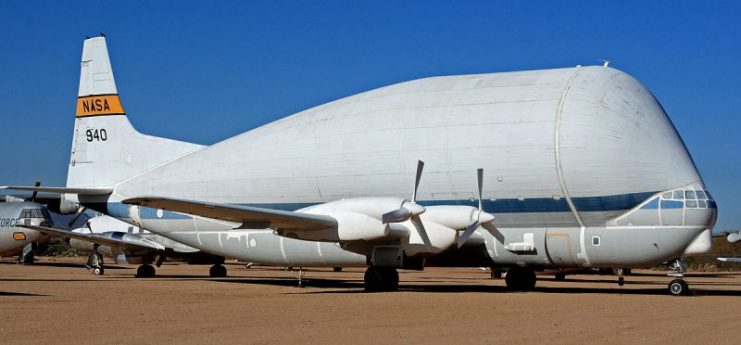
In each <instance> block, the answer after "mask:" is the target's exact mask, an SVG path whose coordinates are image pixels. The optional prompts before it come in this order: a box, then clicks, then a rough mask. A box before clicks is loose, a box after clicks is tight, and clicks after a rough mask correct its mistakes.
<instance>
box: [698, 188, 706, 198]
mask: <svg viewBox="0 0 741 345" xmlns="http://www.w3.org/2000/svg"><path fill="white" fill-rule="evenodd" d="M697 198H698V199H702V200H706V199H707V198H708V195H707V194H705V192H704V191H701V190H698V191H697Z"/></svg>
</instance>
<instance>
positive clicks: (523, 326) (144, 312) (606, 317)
mask: <svg viewBox="0 0 741 345" xmlns="http://www.w3.org/2000/svg"><path fill="white" fill-rule="evenodd" d="M228 269H229V275H230V277H229V278H219V279H216V278H208V276H207V272H208V266H189V265H185V264H165V265H163V266H162V267H161V268H159V269H158V272H157V273H158V277H157V278H152V279H136V278H134V273H135V270H136V266H134V265H131V266H129V265H115V266H110V267H108V268H107V270H106V274H105V276H94V275H92V274H90V273H88V272H87V271H86V270H85V269H84V268H83V264H82V259H80V258H73V259H44V258H42V260H41V262H40V263H38V264H35V265H33V266H21V265H17V264H15V263H12V262H10V261H4V262H3V263H1V264H0V343H2V344H155V343H165V344H169V343H179V344H246V343H250V344H272V343H341V344H379V343H383V344H410V343H414V344H418V343H425V344H427V343H434V344H437V343H444V344H454V343H457V344H467V343H496V344H536V343H537V344H541V343H547V344H586V343H592V344H713V345H717V344H738V343H741V339H739V326H738V319H739V316H740V315H739V313H741V273H713V274H691V275H690V276H689V277H688V278H687V280H688V282H689V283H690V286H691V288H693V290H694V292H695V296H692V297H672V296H668V295H667V292H666V285H667V284H668V282H669V280H670V279H669V278H667V277H666V276H664V275H663V273H662V272H652V271H639V272H635V273H634V275H632V276H629V277H627V279H626V285H625V286H623V287H622V288H621V287H619V286H618V285H617V279H616V277H614V276H600V275H573V276H568V278H567V280H566V281H564V282H557V281H555V280H554V279H553V276H540V277H539V280H538V287H537V290H536V291H534V292H527V293H513V292H507V291H506V290H505V289H504V281H503V280H501V279H490V278H489V273H488V272H485V271H480V270H477V269H470V268H468V269H442V268H428V269H426V270H425V271H424V272H414V271H401V273H400V279H401V282H400V286H401V291H399V292H390V293H364V292H362V279H363V269H357V268H355V269H346V270H344V271H343V272H339V273H337V272H332V270H331V269H314V270H309V271H308V272H307V274H306V279H307V280H306V283H307V285H308V286H307V287H305V288H298V287H296V281H295V277H296V272H288V271H283V270H280V269H278V268H268V267H253V268H250V269H247V268H245V267H244V266H243V265H238V264H229V265H228Z"/></svg>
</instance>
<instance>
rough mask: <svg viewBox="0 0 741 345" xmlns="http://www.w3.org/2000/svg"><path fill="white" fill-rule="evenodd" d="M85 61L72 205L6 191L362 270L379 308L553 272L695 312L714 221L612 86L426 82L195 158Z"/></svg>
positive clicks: (619, 80)
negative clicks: (656, 273) (417, 285)
mask: <svg viewBox="0 0 741 345" xmlns="http://www.w3.org/2000/svg"><path fill="white" fill-rule="evenodd" d="M82 55H83V57H82V68H81V76H80V88H79V94H78V96H79V98H78V102H77V117H76V121H75V132H74V137H73V143H72V154H71V159H70V163H69V170H68V180H67V187H58V188H53V187H52V188H50V187H39V188H34V187H20V186H14V187H12V188H15V189H21V190H40V191H46V192H57V193H64V195H63V198H64V199H65V200H66V201H68V202H71V203H76V204H80V205H83V206H86V207H90V208H92V209H95V210H98V211H100V212H104V213H106V214H109V215H111V216H113V217H116V218H118V219H121V220H124V221H126V222H128V223H131V224H135V225H138V226H143V227H145V228H147V229H149V230H151V231H153V232H155V233H159V234H161V235H163V236H167V237H169V238H171V239H174V240H176V241H178V242H181V243H184V244H187V245H190V246H193V247H196V248H200V249H202V250H204V251H207V252H210V253H213V254H217V255H222V256H227V257H235V258H238V259H242V260H246V261H252V262H260V263H265V264H276V265H283V266H314V265H324V266H352V265H363V266H365V265H367V266H368V269H367V271H366V274H365V287H366V289H367V290H395V289H396V288H397V287H398V274H397V269H398V268H414V269H421V268H422V267H424V265H425V262H426V260H427V263H428V264H430V263H433V262H434V263H435V264H443V265H460V266H490V267H499V268H508V274H507V277H506V282H507V286H508V287H510V288H512V289H516V290H529V289H532V288H533V287H534V286H535V282H536V277H535V271H536V270H540V269H546V268H555V269H559V268H583V267H618V268H631V267H648V266H653V265H657V264H661V263H667V262H670V263H674V265H675V267H676V269H677V274H676V275H677V276H678V277H677V279H675V280H673V281H672V282H671V283H670V284H669V290H670V292H671V293H672V294H675V295H681V294H685V293H687V291H688V286H687V284H686V283H685V281H684V280H683V279H682V273H683V272H684V266H683V265H682V264H681V261H679V258H680V257H681V256H682V255H687V254H693V253H700V252H705V251H707V250H709V248H710V230H711V229H712V227H713V225H714V224H715V220H716V213H717V207H716V203H715V201H714V200H713V198H712V197H711V196H710V194H709V193H707V191H706V188H705V186H704V184H703V181H702V179H701V177H700V175H699V173H698V171H697V169H696V167H695V164H694V162H693V161H692V158H691V157H690V155H689V153H688V152H687V149H686V148H685V145H684V143H683V142H682V139H681V138H680V136H679V134H678V133H677V131H676V130H675V128H674V126H673V125H672V123H671V121H670V120H669V118H668V117H667V115H666V113H665V112H664V110H663V109H662V107H661V105H659V103H658V101H657V100H656V99H655V98H654V96H653V95H652V94H651V92H649V91H648V90H647V89H646V88H645V87H644V86H643V85H641V84H640V83H639V82H638V81H636V80H635V79H633V78H632V77H630V76H629V75H627V74H625V73H623V72H621V71H618V70H616V69H613V68H609V67H602V66H600V67H576V68H564V69H552V70H539V71H524V72H509V73H492V74H479V75H458V76H446V77H434V78H425V79H419V80H413V81H408V82H403V83H399V84H394V85H390V86H387V87H383V88H380V89H376V90H371V91H368V92H364V93H361V94H358V95H354V96H350V97H347V98H343V99H340V100H337V101H334V102H330V103H327V104H324V105H321V106H318V107H315V108H312V109H308V110H306V111H303V112H300V113H297V114H294V115H292V116H289V117H286V118H283V119H280V120H278V121H275V122H272V123H269V124H267V125H264V126H262V127H259V128H256V129H253V130H250V131H248V132H246V133H243V134H241V135H238V136H236V137H233V138H230V139H227V140H224V141H222V142H220V143H217V144H214V145H212V146H209V147H201V146H197V145H193V144H189V143H184V142H179V141H173V140H169V139H164V138H158V137H153V136H147V135H142V134H140V133H138V132H136V131H135V130H134V129H133V127H132V126H131V124H130V123H129V121H128V119H127V117H126V113H125V111H124V108H123V106H122V104H121V101H120V99H119V96H118V92H117V89H116V85H115V82H114V78H113V72H112V69H111V65H110V61H109V57H108V50H107V47H106V41H105V38H104V37H96V38H91V39H88V40H86V41H85V43H84V47H83V54H82ZM421 161H423V162H424V167H425V169H424V171H423V169H422V167H423V164H422V163H421ZM479 169H482V170H479ZM477 172H478V173H477ZM410 187H411V188H410ZM407 198H408V199H407ZM458 247H460V248H458Z"/></svg>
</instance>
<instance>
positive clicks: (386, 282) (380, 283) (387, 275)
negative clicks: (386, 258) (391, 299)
mask: <svg viewBox="0 0 741 345" xmlns="http://www.w3.org/2000/svg"><path fill="white" fill-rule="evenodd" d="M363 281H364V283H365V291H368V292H379V291H396V290H398V289H399V272H397V271H396V268H394V267H376V266H368V269H367V270H366V271H365V276H364V277H363Z"/></svg>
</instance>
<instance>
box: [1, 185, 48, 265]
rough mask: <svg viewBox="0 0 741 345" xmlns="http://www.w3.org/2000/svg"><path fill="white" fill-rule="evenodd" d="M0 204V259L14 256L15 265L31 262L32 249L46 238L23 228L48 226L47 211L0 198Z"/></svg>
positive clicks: (33, 205) (36, 206)
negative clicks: (0, 257)
mask: <svg viewBox="0 0 741 345" xmlns="http://www.w3.org/2000/svg"><path fill="white" fill-rule="evenodd" d="M4 199H5V201H4V202H0V256H2V257H4V256H18V262H20V263H24V264H31V263H33V262H34V255H35V253H34V252H35V249H36V248H37V247H38V246H40V245H43V244H46V243H47V242H48V241H49V238H48V237H47V236H46V235H44V234H43V233H40V232H38V231H35V230H31V229H27V228H24V227H23V226H52V225H53V221H52V218H51V215H50V214H49V211H48V210H47V208H46V207H45V206H44V205H42V204H39V203H36V202H31V201H25V200H22V199H21V200H17V199H15V198H12V197H11V198H9V197H8V196H5V197H4Z"/></svg>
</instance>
